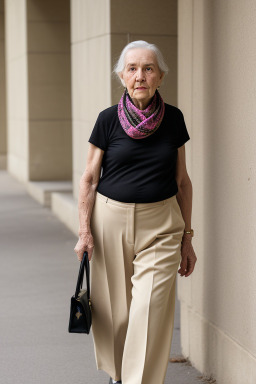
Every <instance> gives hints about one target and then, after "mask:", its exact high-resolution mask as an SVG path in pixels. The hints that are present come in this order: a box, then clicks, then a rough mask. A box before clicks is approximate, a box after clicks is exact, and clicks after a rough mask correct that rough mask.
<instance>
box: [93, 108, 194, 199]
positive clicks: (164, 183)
mask: <svg viewBox="0 0 256 384" xmlns="http://www.w3.org/2000/svg"><path fill="white" fill-rule="evenodd" d="M189 139H190V137H189V134H188V132H187V128H186V125H185V121H184V117H183V114H182V112H181V111H180V110H179V109H178V108H176V107H174V106H172V105H169V104H165V113H164V117H163V120H162V123H161V124H160V126H159V127H158V129H157V130H156V131H155V132H154V133H153V134H151V135H150V136H147V137H145V138H143V139H133V138H131V137H130V136H128V135H127V134H126V133H125V131H124V130H123V128H122V126H121V124H120V121H119V118H118V112H117V105H114V106H112V107H110V108H107V109H105V110H104V111H102V112H100V114H99V116H98V119H97V121H96V123H95V126H94V128H93V130H92V133H91V136H90V138H89V142H90V143H91V144H93V145H95V146H97V147H99V148H101V149H102V150H104V155H103V160H102V172H101V177H100V180H99V184H98V187H97V191H98V192H99V193H101V194H103V195H105V196H107V197H109V198H110V199H114V200H118V201H121V202H126V203H152V202H157V201H161V200H165V199H168V198H169V197H171V196H173V195H176V193H177V192H178V187H177V183H176V179H175V174H176V163H177V153H178V148H179V147H181V146H182V145H183V144H185V143H186V142H187V141H188V140H189Z"/></svg>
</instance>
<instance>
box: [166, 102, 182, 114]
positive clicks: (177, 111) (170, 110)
mask: <svg viewBox="0 0 256 384" xmlns="http://www.w3.org/2000/svg"><path fill="white" fill-rule="evenodd" d="M164 105H165V113H166V114H168V115H170V116H173V115H174V116H180V115H183V113H182V112H181V110H180V109H179V108H178V107H175V105H171V104H167V103H164Z"/></svg>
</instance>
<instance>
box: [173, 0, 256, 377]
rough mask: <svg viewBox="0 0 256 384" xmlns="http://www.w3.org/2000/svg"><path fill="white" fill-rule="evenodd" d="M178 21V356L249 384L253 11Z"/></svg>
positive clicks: (231, 6)
mask: <svg viewBox="0 0 256 384" xmlns="http://www.w3.org/2000/svg"><path fill="white" fill-rule="evenodd" d="M178 21H179V30H178V35H179V50H178V52H179V54H178V68H179V77H178V94H179V99H178V101H179V106H180V107H181V109H182V110H183V111H184V114H185V118H186V121H187V124H188V127H189V129H190V134H191V139H192V140H191V143H190V144H189V146H190V149H189V151H188V163H189V170H190V175H191V178H192V182H193V188H194V198H193V200H194V202H193V226H194V227H195V232H196V237H195V240H194V245H195V249H196V251H197V255H198V262H197V266H196V270H195V272H194V274H193V275H192V276H191V277H189V278H187V279H184V278H183V279H179V284H178V294H179V298H180V300H181V338H182V349H183V353H184V354H185V355H186V356H189V358H190V360H191V361H192V363H193V364H195V365H196V366H197V367H198V368H199V370H201V371H203V372H205V373H207V374H208V375H210V374H213V375H214V376H215V377H216V378H217V382H218V384H222V383H223V384H224V383H225V384H228V383H231V384H242V383H243V384H253V383H255V382H256V334H255V332H256V328H255V318H256V306H255V302H256V282H255V271H256V259H255V249H254V248H255V247H254V244H255V239H256V194H255V190H256V151H255V142H256V130H255V120H256V109H255V96H256V94H255V90H256V69H255V62H256V50H255V41H256V3H255V2H254V1H252V0H245V1H243V2H241V1H239V0H226V1H225V2H223V1H220V0H216V1H214V2H213V1H211V0H208V1H207V0H191V1H188V0H179V20H178ZM189 146H188V147H189Z"/></svg>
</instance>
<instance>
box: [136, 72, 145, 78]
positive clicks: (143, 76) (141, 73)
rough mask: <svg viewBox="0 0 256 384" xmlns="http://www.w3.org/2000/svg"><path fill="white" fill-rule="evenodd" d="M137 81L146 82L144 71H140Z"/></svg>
mask: <svg viewBox="0 0 256 384" xmlns="http://www.w3.org/2000/svg"><path fill="white" fill-rule="evenodd" d="M136 80H137V81H144V80H145V75H144V73H143V71H142V69H138V70H137V73H136Z"/></svg>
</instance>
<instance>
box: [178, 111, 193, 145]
mask: <svg viewBox="0 0 256 384" xmlns="http://www.w3.org/2000/svg"><path fill="white" fill-rule="evenodd" d="M177 136H178V140H177V148H179V147H181V146H182V145H184V144H185V143H186V142H187V141H188V140H189V139H190V136H189V134H188V131H187V127H186V124H185V120H184V116H183V113H182V112H181V110H180V109H178V135H177Z"/></svg>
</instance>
